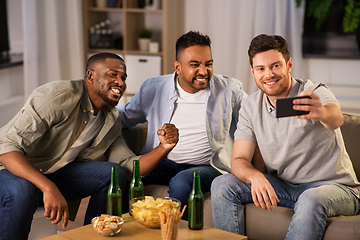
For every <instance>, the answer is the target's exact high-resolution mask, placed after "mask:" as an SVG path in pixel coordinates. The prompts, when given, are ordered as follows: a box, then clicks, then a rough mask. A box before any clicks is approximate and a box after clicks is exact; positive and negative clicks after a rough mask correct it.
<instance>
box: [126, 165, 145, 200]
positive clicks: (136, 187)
mask: <svg viewBox="0 0 360 240" xmlns="http://www.w3.org/2000/svg"><path fill="white" fill-rule="evenodd" d="M133 165H134V167H133V177H132V180H131V182H130V186H129V201H130V200H131V199H133V198H137V197H143V196H144V185H143V182H142V181H141V178H140V166H139V160H134V162H133Z"/></svg>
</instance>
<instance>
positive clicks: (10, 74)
mask: <svg viewBox="0 0 360 240" xmlns="http://www.w3.org/2000/svg"><path fill="white" fill-rule="evenodd" d="M7 11H8V25H9V40H10V53H12V54H19V53H22V52H23V33H22V17H21V16H22V15H21V11H22V9H21V0H11V1H10V0H8V1H7ZM23 82H24V68H23V66H22V65H21V66H15V67H9V68H4V69H0V86H1V87H0V112H1V114H0V127H2V126H4V125H5V124H6V123H7V122H8V121H9V120H10V119H11V118H12V117H13V116H14V115H15V114H16V113H17V112H18V111H19V110H20V109H21V107H22V106H23V104H24V84H23Z"/></svg>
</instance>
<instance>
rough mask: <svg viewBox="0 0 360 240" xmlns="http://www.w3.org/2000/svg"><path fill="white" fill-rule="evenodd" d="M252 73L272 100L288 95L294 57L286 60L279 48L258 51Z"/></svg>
mask: <svg viewBox="0 0 360 240" xmlns="http://www.w3.org/2000/svg"><path fill="white" fill-rule="evenodd" d="M252 60H253V65H252V67H251V73H252V74H253V75H254V78H255V82H256V85H257V86H258V87H259V88H260V90H262V91H263V92H264V93H265V94H266V95H267V96H268V97H269V99H270V100H271V101H273V100H275V99H278V98H283V97H287V95H288V93H289V91H290V87H291V77H290V71H291V68H292V65H293V62H292V59H291V58H290V59H289V60H288V62H286V61H285V59H284V57H283V55H282V54H281V52H279V51H278V50H268V51H265V52H260V53H257V54H256V55H255V56H254V57H253V59H252Z"/></svg>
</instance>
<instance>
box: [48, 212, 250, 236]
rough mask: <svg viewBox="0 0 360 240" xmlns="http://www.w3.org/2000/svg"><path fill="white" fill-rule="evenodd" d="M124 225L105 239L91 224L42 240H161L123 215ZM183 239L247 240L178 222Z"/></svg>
mask: <svg viewBox="0 0 360 240" xmlns="http://www.w3.org/2000/svg"><path fill="white" fill-rule="evenodd" d="M123 217H124V219H125V223H124V225H123V227H122V229H121V232H120V233H118V234H116V235H115V236H112V237H110V238H109V237H105V236H102V235H100V234H98V233H97V232H96V231H95V229H94V228H93V226H92V225H91V224H89V225H86V226H83V227H79V228H76V229H72V230H69V231H66V232H63V233H59V234H55V235H52V236H50V237H46V238H43V239H42V240H65V239H86V240H90V239H91V240H97V239H99V240H101V239H103V240H109V239H114V238H115V239H117V238H119V239H120V238H121V239H131V240H137V239H139V240H147V239H148V240H154V239H161V231H160V229H152V228H148V227H145V226H143V225H141V224H140V223H138V222H137V221H136V220H135V219H134V218H133V217H131V216H129V214H124V215H123ZM185 239H197V240H200V239H206V240H212V239H213V240H219V239H239V240H245V239H248V238H247V237H246V236H242V235H238V234H235V233H230V232H226V231H222V230H219V229H216V228H211V227H206V226H204V228H203V229H202V230H196V231H195V230H190V229H189V228H188V226H187V221H183V220H181V221H180V228H179V235H178V240H185Z"/></svg>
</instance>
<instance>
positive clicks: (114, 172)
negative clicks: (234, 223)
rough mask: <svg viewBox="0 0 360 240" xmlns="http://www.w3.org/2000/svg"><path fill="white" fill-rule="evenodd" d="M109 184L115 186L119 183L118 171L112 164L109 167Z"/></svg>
mask: <svg viewBox="0 0 360 240" xmlns="http://www.w3.org/2000/svg"><path fill="white" fill-rule="evenodd" d="M110 185H111V186H117V185H119V182H118V172H117V167H116V166H112V167H111V183H110Z"/></svg>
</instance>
